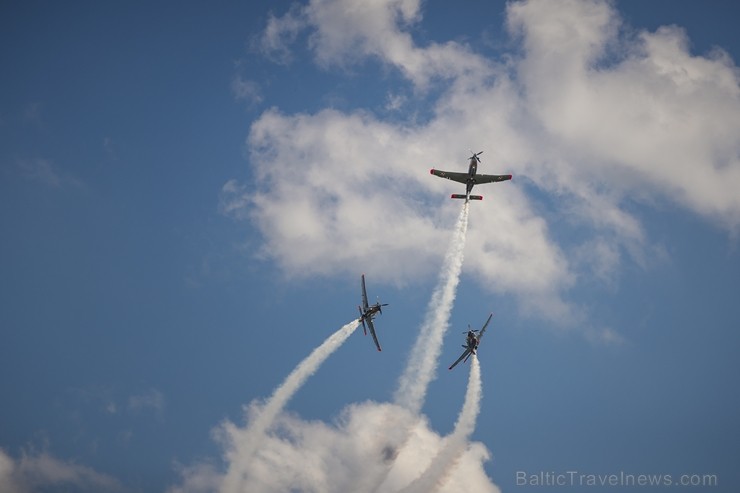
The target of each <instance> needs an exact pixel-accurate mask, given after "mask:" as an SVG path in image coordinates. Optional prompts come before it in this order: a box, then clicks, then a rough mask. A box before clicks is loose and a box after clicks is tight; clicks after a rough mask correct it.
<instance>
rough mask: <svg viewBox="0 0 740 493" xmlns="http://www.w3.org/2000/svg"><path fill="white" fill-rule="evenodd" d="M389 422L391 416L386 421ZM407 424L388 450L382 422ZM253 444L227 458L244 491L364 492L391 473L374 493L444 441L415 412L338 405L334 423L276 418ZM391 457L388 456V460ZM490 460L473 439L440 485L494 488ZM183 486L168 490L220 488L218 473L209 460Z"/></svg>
mask: <svg viewBox="0 0 740 493" xmlns="http://www.w3.org/2000/svg"><path fill="white" fill-rule="evenodd" d="M390 417H392V418H393V419H392V420H390V419H389V418H390ZM391 421H392V422H394V423H401V422H403V426H406V424H407V423H408V424H409V428H410V429H411V430H412V433H411V435H410V438H409V441H408V442H407V443H406V445H405V446H404V447H403V448H402V449H401V450H390V449H389V448H388V444H390V443H393V440H392V439H393V437H392V436H390V435H391V434H392V433H393V431H394V430H395V428H392V427H389V422H391ZM276 425H277V426H276V428H275V429H274V432H273V433H270V434H269V435H267V436H266V437H265V439H264V440H263V441H262V442H261V443H260V447H259V450H258V451H257V452H256V453H255V454H254V455H252V454H250V455H248V456H239V455H231V456H230V462H229V463H230V464H234V463H239V464H241V465H242V467H245V468H246V469H247V470H248V472H249V474H248V475H247V476H246V477H245V481H246V484H245V485H243V488H244V489H241V490H239V491H250V492H254V493H267V492H283V491H322V492H336V493H339V492H345V491H365V489H363V485H364V486H367V485H365V484H364V483H363V480H365V479H367V478H371V477H377V476H381V477H382V475H383V473H384V472H385V470H386V468H387V467H388V466H389V465H391V464H393V465H392V467H391V470H390V474H388V477H387V479H386V481H385V482H383V484H382V485H380V488H379V490H378V491H380V492H395V491H399V490H400V489H402V488H403V487H405V486H407V485H409V484H410V483H411V481H413V480H414V479H415V478H417V477H418V476H419V475H421V473H422V472H424V470H425V469H426V467H427V466H428V465H429V464H431V462H432V460H433V458H434V457H435V456H436V455H437V453H438V452H439V451H440V450H441V448H442V446H443V445H444V441H443V438H442V437H440V436H439V435H438V434H437V433H435V432H434V431H432V430H431V429H430V427H429V424H428V422H427V421H426V420H425V419H423V418H418V417H414V416H413V415H412V414H410V413H409V412H408V411H407V410H405V409H404V408H402V407H398V406H394V405H391V404H378V403H374V402H365V403H361V404H353V405H351V406H348V407H347V408H345V409H344V411H343V412H342V414H341V415H340V417H339V418H338V419H337V420H336V422H334V423H332V424H326V423H323V422H320V421H304V420H302V419H300V418H298V417H295V416H292V415H282V416H281V417H280V418H279V419H278V422H277V423H276ZM242 432H243V429H242V428H239V427H236V426H233V425H231V426H228V427H226V426H225V427H222V428H220V430H219V436H220V439H221V440H222V442H223V444H224V446H225V447H227V448H229V447H230V445H229V444H230V443H231V442H232V441H233V440H239V438H240V435H241V433H242ZM393 457H395V461H393ZM489 458H490V454H489V452H488V450H487V449H486V448H485V447H484V446H483V445H482V444H480V443H477V442H474V443H470V444H468V445H467V448H466V449H465V452H464V453H463V454H462V457H461V458H460V460H459V462H458V463H457V466H456V467H455V469H454V471H453V472H452V473H451V474H450V477H449V480H448V481H447V483H446V484H445V485H444V486H443V487H442V488H441V489H440V490H439V491H441V492H445V493H453V492H454V493H456V492H469V491H475V492H498V491H499V490H498V488H497V487H496V486H495V485H494V484H493V483H492V482H491V480H490V479H489V478H488V476H487V475H486V473H485V470H484V469H483V463H484V462H485V461H487V460H488V459H489ZM181 472H182V479H183V481H182V483H181V484H180V485H178V486H176V487H173V488H172V489H171V490H170V492H172V493H175V492H177V493H196V492H204V491H220V492H222V493H231V492H230V491H229V490H228V489H225V488H223V485H222V482H221V479H220V474H219V473H218V472H217V471H216V468H215V467H214V466H212V465H211V464H210V463H203V464H197V465H195V466H193V467H190V468H183V469H182V471H181Z"/></svg>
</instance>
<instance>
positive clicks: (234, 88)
mask: <svg viewBox="0 0 740 493" xmlns="http://www.w3.org/2000/svg"><path fill="white" fill-rule="evenodd" d="M231 92H232V94H233V95H234V97H235V98H236V99H237V100H239V101H246V102H248V103H251V104H256V103H261V102H262V91H260V86H259V84H257V83H256V82H255V81H253V80H247V79H244V78H243V77H242V76H241V75H239V74H237V75H235V76H234V77H233V78H232V79H231Z"/></svg>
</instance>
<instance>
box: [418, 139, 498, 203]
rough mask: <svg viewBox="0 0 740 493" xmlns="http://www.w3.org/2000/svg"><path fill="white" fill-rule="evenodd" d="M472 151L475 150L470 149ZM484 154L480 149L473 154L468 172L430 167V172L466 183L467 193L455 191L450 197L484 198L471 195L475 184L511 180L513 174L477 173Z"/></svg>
mask: <svg viewBox="0 0 740 493" xmlns="http://www.w3.org/2000/svg"><path fill="white" fill-rule="evenodd" d="M470 152H471V153H472V152H473V151H470ZM481 154H483V151H480V152H478V153H476V154H473V155H472V156H470V164H469V165H468V172H467V173H457V172H453V171H440V170H438V169H434V168H432V169H430V170H429V173H431V174H433V175H434V176H439V177H440V178H447V179H448V180H452V181H456V182H459V183H465V195H463V194H460V193H453V194H452V195H451V196H450V198H453V199H465V202H467V201H468V200H483V196H482V195H470V192H472V191H473V187H474V186H475V185H481V184H483V183H492V182H497V181H506V180H511V175H479V174H477V171H478V163H480V158H479V157H478V156H480V155H481Z"/></svg>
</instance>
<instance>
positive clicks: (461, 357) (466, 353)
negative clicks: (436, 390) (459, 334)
mask: <svg viewBox="0 0 740 493" xmlns="http://www.w3.org/2000/svg"><path fill="white" fill-rule="evenodd" d="M471 352H472V351H471V350H470V348H466V349H465V352H464V353H462V354H461V355H460V357H459V358H457V361H455V362H454V363H452V364H451V365H450V367H449V368H448V370H452V369H453V368H454V367H456V366H457V364H458V363H459V362H461V361H462V360H464V359H465V360H466V359H468V357H469V356H470V353H471Z"/></svg>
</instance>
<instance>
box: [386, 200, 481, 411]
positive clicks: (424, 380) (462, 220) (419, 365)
mask: <svg viewBox="0 0 740 493" xmlns="http://www.w3.org/2000/svg"><path fill="white" fill-rule="evenodd" d="M468 211H469V204H468V203H467V202H466V203H465V204H464V205H463V208H462V211H460V216H459V217H458V219H457V223H456V224H455V232H454V235H453V237H452V240H451V241H450V246H449V249H448V250H447V254H446V255H445V259H444V262H443V264H442V270H441V272H440V275H439V282H438V283H437V287H436V288H435V289H434V292H433V293H432V299H431V300H430V301H429V307H428V308H427V314H426V317H425V318H424V322H423V323H422V326H421V330H420V331H419V336H418V337H417V339H416V343H415V344H414V347H413V349H412V350H411V356H410V357H409V362H408V365H407V366H406V370H405V371H404V373H403V375H402V376H401V378H400V379H399V385H398V389H397V390H396V393H395V401H396V403H398V404H399V405H401V406H403V407H405V408H406V409H408V410H409V411H411V412H412V413H414V414H418V413H419V412H420V411H421V407H422V405H423V404H424V398H425V396H426V392H427V387H428V386H429V383H430V382H431V381H432V380H433V379H434V377H435V375H436V369H435V365H436V363H437V359H438V358H439V354H440V351H441V348H442V340H443V337H444V333H445V331H446V330H447V327H448V325H449V320H450V311H451V310H452V304H453V302H454V301H455V294H456V291H457V285H458V282H459V281H460V270H461V269H462V264H463V250H464V248H465V234H466V232H467V230H468Z"/></svg>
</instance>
